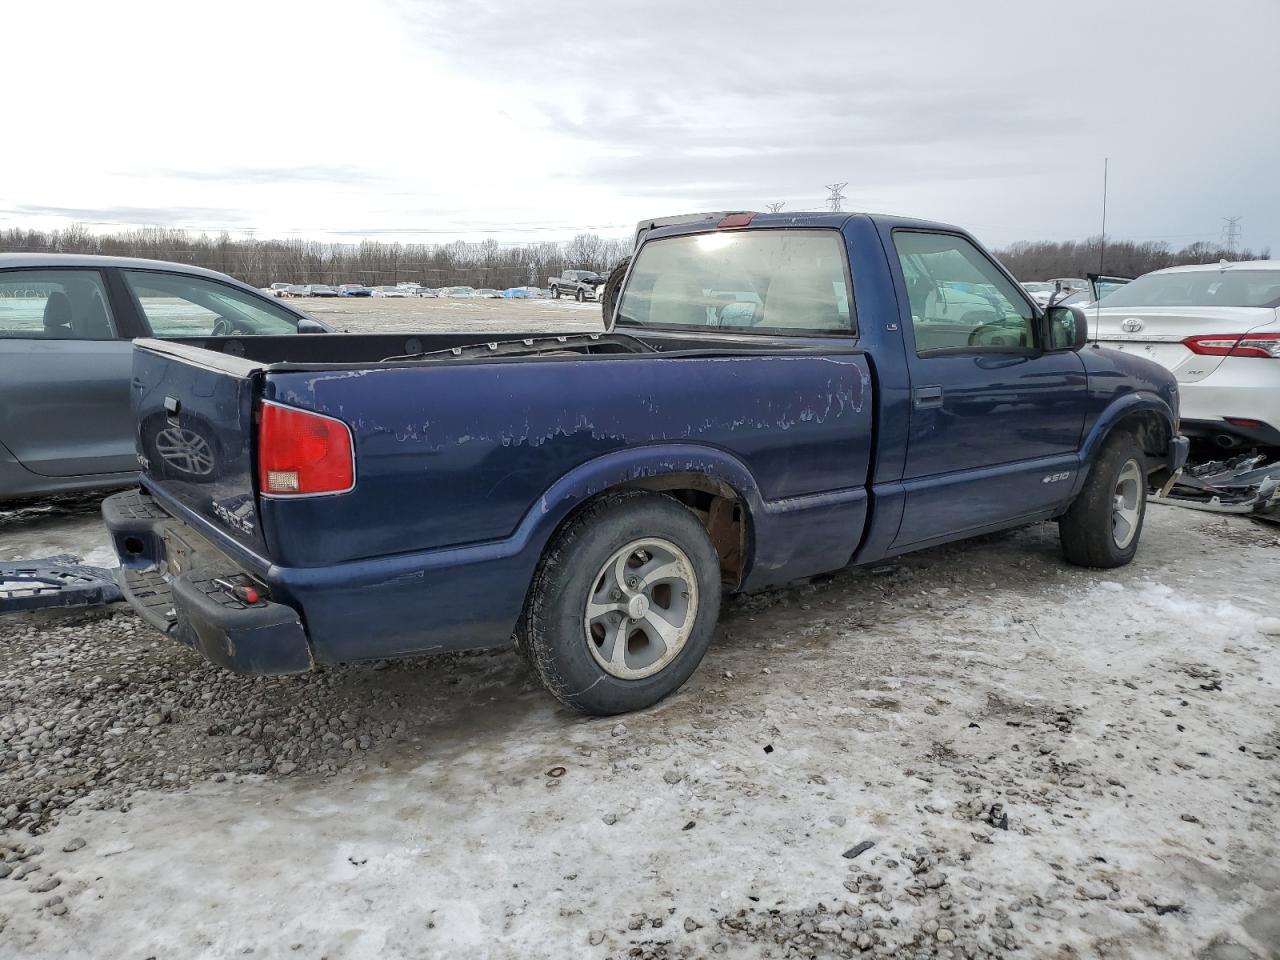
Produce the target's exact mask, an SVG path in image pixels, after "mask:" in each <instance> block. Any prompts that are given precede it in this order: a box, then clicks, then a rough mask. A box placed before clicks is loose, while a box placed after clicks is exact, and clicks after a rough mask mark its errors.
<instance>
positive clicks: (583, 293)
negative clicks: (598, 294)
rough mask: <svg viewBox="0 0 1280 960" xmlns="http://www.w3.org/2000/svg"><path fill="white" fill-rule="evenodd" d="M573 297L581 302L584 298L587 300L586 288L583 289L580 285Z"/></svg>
mask: <svg viewBox="0 0 1280 960" xmlns="http://www.w3.org/2000/svg"><path fill="white" fill-rule="evenodd" d="M573 299H575V300H577V301H578V302H579V303H582V302H583V301H584V300H586V299H587V292H586V291H585V290H583V289H582V288H581V287H579V288H578V289H577V290H576V291H575V292H574V294H573Z"/></svg>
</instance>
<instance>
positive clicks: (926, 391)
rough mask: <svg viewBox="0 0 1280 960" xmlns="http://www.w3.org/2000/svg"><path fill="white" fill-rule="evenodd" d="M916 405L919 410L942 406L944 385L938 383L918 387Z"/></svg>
mask: <svg viewBox="0 0 1280 960" xmlns="http://www.w3.org/2000/svg"><path fill="white" fill-rule="evenodd" d="M915 406H916V409H917V410H930V409H933V408H935V407H940V406H942V387H940V386H937V385H931V386H928V387H916V389H915Z"/></svg>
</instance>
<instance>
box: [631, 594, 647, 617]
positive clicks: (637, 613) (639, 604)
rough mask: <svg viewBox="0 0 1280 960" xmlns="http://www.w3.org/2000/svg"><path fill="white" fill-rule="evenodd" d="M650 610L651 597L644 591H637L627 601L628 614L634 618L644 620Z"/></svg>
mask: <svg viewBox="0 0 1280 960" xmlns="http://www.w3.org/2000/svg"><path fill="white" fill-rule="evenodd" d="M648 612H649V598H648V597H646V596H645V595H644V594H643V593H637V594H636V595H635V596H634V597H632V598H631V599H630V600H628V601H627V616H628V617H630V618H631V619H632V620H643V619H644V616H645V614H647V613H648Z"/></svg>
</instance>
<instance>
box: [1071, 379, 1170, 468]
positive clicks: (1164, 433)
mask: <svg viewBox="0 0 1280 960" xmlns="http://www.w3.org/2000/svg"><path fill="white" fill-rule="evenodd" d="M1174 424H1175V417H1174V413H1173V410H1172V409H1170V407H1169V405H1168V404H1167V403H1165V402H1164V400H1163V399H1161V398H1160V397H1158V396H1156V395H1155V394H1154V393H1129V394H1125V396H1123V397H1121V398H1119V399H1118V400H1116V401H1115V402H1114V403H1112V404H1111V406H1109V407H1107V409H1106V410H1105V411H1103V413H1102V416H1100V417H1099V418H1098V420H1097V422H1096V423H1095V424H1094V425H1093V429H1092V430H1090V431H1089V435H1088V436H1087V437H1086V438H1085V442H1084V445H1083V448H1082V449H1081V459H1082V460H1084V461H1085V462H1086V463H1088V464H1092V463H1093V461H1094V459H1095V458H1096V457H1097V455H1098V451H1099V450H1101V449H1102V446H1103V444H1105V443H1106V442H1107V440H1108V439H1109V438H1110V437H1111V436H1112V435H1114V434H1115V432H1116V431H1117V430H1129V431H1131V432H1133V433H1134V434H1135V435H1136V436H1137V437H1138V441H1139V442H1140V443H1141V444H1142V449H1143V451H1144V452H1146V453H1147V454H1150V455H1153V456H1156V455H1158V456H1159V457H1161V458H1163V457H1164V455H1165V452H1166V450H1167V449H1168V446H1169V441H1170V440H1171V439H1173V436H1174V434H1175V433H1176V428H1175V425H1174Z"/></svg>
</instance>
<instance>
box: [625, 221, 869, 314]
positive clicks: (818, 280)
mask: <svg viewBox="0 0 1280 960" xmlns="http://www.w3.org/2000/svg"><path fill="white" fill-rule="evenodd" d="M617 322H618V324H619V325H623V326H626V325H631V326H641V327H647V326H652V327H723V328H730V329H742V328H753V329H758V330H760V331H761V332H768V331H775V330H781V331H789V332H793V333H794V332H810V333H852V332H853V324H852V321H851V313H850V309H849V291H848V288H847V286H846V283H845V261H844V251H843V244H842V243H841V238H840V234H839V233H837V232H836V231H834V230H752V231H746V232H735V233H728V232H724V233H701V234H695V235H693V236H684V237H669V238H666V239H662V240H650V241H649V242H648V243H646V244H644V246H642V247H641V248H640V253H639V254H638V255H637V257H636V262H635V264H634V265H633V266H632V268H631V276H630V279H629V280H628V281H627V287H626V289H625V290H624V291H623V294H622V300H621V302H620V303H619V305H618V321H617Z"/></svg>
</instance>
